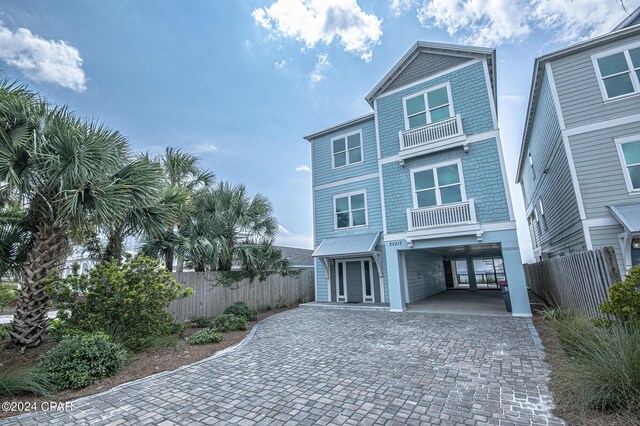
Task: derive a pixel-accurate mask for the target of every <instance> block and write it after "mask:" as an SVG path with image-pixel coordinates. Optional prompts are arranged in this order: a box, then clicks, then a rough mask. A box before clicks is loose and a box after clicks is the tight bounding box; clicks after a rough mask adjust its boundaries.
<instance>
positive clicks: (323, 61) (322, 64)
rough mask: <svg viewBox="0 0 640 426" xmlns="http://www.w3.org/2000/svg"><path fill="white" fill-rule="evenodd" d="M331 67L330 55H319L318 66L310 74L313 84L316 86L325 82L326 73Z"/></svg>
mask: <svg viewBox="0 0 640 426" xmlns="http://www.w3.org/2000/svg"><path fill="white" fill-rule="evenodd" d="M330 66H331V63H330V62H329V55H328V54H326V53H321V54H319V55H318V60H317V61H316V65H315V66H314V67H313V71H312V72H311V74H309V78H310V79H311V84H316V83H319V82H321V81H322V80H324V78H325V75H324V72H325V70H326V69H327V68H329V67H330Z"/></svg>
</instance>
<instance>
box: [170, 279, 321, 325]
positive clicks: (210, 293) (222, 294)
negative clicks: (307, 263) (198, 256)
mask: <svg viewBox="0 0 640 426" xmlns="http://www.w3.org/2000/svg"><path fill="white" fill-rule="evenodd" d="M173 277H174V278H175V279H176V281H178V282H179V283H181V284H182V285H184V286H185V287H190V288H193V289H194V290H195V291H194V293H193V294H192V295H191V296H189V297H187V298H186V299H182V300H176V301H174V302H173V303H171V305H170V306H169V312H170V313H171V314H172V315H173V317H174V318H175V319H176V321H186V320H188V319H189V318H192V317H196V316H206V317H213V316H215V315H218V314H221V313H222V312H223V311H224V310H225V308H226V307H227V306H229V305H231V304H232V303H234V302H239V301H242V302H246V303H247V304H248V305H249V306H258V305H271V306H274V305H275V304H276V303H278V301H280V300H281V299H284V300H286V301H288V302H290V303H291V302H297V301H298V300H299V299H300V298H303V297H304V298H307V299H310V300H311V299H313V297H314V288H315V286H314V281H313V280H314V275H313V270H312V269H306V270H302V272H301V273H300V276H298V277H282V276H280V275H271V276H269V277H267V279H266V280H265V281H259V280H258V279H256V280H254V281H250V280H248V279H246V280H242V281H240V282H239V283H238V284H235V285H233V286H232V287H225V286H222V285H217V284H216V283H217V281H216V274H215V273H214V272H178V273H174V274H173Z"/></svg>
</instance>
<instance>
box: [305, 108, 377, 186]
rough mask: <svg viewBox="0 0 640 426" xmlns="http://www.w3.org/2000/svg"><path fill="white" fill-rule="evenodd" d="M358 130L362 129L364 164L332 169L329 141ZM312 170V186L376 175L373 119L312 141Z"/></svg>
mask: <svg viewBox="0 0 640 426" xmlns="http://www.w3.org/2000/svg"><path fill="white" fill-rule="evenodd" d="M360 129H362V139H363V140H362V145H363V149H364V153H363V154H364V155H363V158H364V162H363V163H358V164H353V165H349V166H345V167H340V168H337V169H333V168H332V151H331V139H332V138H335V137H338V136H340V135H344V134H347V133H351V132H354V131H357V130H360ZM312 170H313V181H314V185H322V184H326V183H329V182H336V181H339V180H342V179H347V178H351V177H354V176H361V175H366V174H369V173H376V172H377V171H378V149H377V147H376V130H375V124H374V120H373V118H372V119H371V120H369V121H367V122H365V123H362V124H359V125H357V126H353V127H349V128H347V129H344V130H340V131H337V132H334V133H331V134H329V135H325V136H322V137H320V138H318V139H314V141H313V168H312Z"/></svg>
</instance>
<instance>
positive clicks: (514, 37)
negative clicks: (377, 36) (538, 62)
mask: <svg viewBox="0 0 640 426" xmlns="http://www.w3.org/2000/svg"><path fill="white" fill-rule="evenodd" d="M625 4H626V6H627V8H628V9H629V10H633V9H634V8H635V7H637V6H638V5H640V0H630V1H626V2H625ZM414 5H415V6H417V14H418V19H419V21H420V23H421V24H422V25H423V26H424V27H426V28H434V27H435V28H442V29H445V30H446V31H447V32H448V33H449V35H451V36H452V37H454V38H456V39H457V40H458V41H460V42H462V43H469V44H474V45H488V46H495V45H500V44H502V43H509V42H518V41H521V40H523V39H524V38H526V37H527V36H528V35H530V34H531V32H532V31H533V29H535V28H540V29H542V30H545V31H547V32H549V33H550V35H551V37H552V38H553V39H554V40H555V41H560V42H563V43H569V42H573V41H577V40H579V39H582V38H585V37H592V36H595V35H597V34H602V33H604V32H607V31H610V30H611V29H612V28H613V27H614V26H615V25H616V24H617V23H618V22H620V21H621V20H622V19H624V17H625V16H626V14H625V11H624V10H623V9H622V7H621V6H620V3H619V0H579V1H578V0H576V1H569V0H562V1H561V0H531V1H526V0H421V1H416V0H392V2H391V9H392V10H393V11H394V12H395V13H396V14H400V13H402V12H404V11H406V10H408V9H409V8H411V7H412V6H414Z"/></svg>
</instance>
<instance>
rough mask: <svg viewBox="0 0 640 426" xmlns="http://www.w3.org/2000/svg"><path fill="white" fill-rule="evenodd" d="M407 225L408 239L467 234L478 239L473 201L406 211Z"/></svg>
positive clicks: (478, 227)
mask: <svg viewBox="0 0 640 426" xmlns="http://www.w3.org/2000/svg"><path fill="white" fill-rule="evenodd" d="M407 223H408V225H409V232H408V234H407V236H408V238H409V239H415V238H416V237H419V238H441V237H447V236H455V235H468V234H478V238H479V237H480V236H479V231H480V224H479V223H478V221H477V219H476V206H475V203H474V201H473V200H467V201H461V202H459V203H451V204H444V205H441V206H433V207H423V208H418V209H407Z"/></svg>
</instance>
